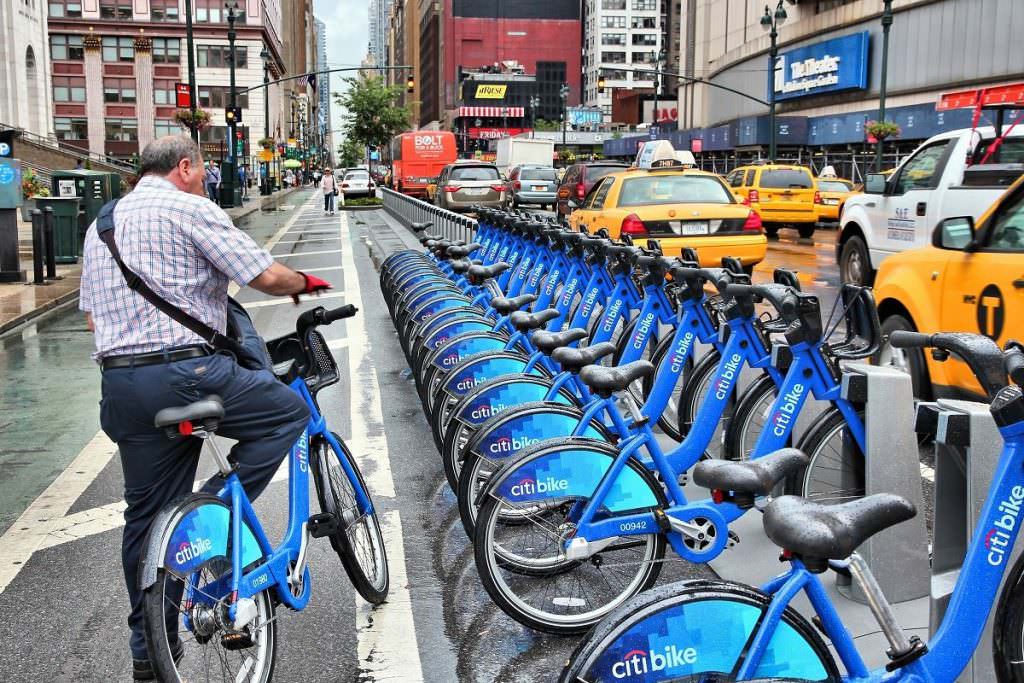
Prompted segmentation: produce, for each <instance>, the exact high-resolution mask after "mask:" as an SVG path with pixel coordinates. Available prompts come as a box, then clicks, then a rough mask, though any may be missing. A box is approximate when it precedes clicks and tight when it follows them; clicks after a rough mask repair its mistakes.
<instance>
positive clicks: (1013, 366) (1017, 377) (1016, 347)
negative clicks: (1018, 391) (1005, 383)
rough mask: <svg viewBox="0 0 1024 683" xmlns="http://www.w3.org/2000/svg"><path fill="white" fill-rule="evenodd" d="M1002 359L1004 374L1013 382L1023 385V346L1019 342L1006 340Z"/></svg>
mask: <svg viewBox="0 0 1024 683" xmlns="http://www.w3.org/2000/svg"><path fill="white" fill-rule="evenodd" d="M1004 360H1005V365H1006V374H1008V375H1009V376H1010V379H1012V380H1013V383H1014V384H1016V385H1018V386H1024V347H1021V345H1020V343H1019V342H1015V341H1011V342H1008V343H1007V345H1006V352H1005V354H1004Z"/></svg>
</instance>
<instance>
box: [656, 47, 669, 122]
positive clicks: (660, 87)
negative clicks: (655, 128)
mask: <svg viewBox="0 0 1024 683" xmlns="http://www.w3.org/2000/svg"><path fill="white" fill-rule="evenodd" d="M667 61H668V50H666V49H665V48H661V50H659V51H658V80H656V81H655V82H654V116H653V117H652V118H653V119H654V122H653V123H654V124H655V125H657V124H658V107H659V106H660V105H661V96H662V95H664V94H665V72H664V69H665V66H666V64H665V63H666V62H667Z"/></svg>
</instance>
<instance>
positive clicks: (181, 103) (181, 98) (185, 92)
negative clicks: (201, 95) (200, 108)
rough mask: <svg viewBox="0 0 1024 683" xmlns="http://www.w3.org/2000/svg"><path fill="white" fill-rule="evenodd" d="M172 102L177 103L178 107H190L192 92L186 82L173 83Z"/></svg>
mask: <svg viewBox="0 0 1024 683" xmlns="http://www.w3.org/2000/svg"><path fill="white" fill-rule="evenodd" d="M174 103H175V104H176V105H178V107H179V108H180V109H189V108H191V107H192V93H191V91H190V90H189V88H188V83H175V84H174Z"/></svg>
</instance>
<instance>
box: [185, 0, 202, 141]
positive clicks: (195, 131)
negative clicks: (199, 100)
mask: <svg viewBox="0 0 1024 683" xmlns="http://www.w3.org/2000/svg"><path fill="white" fill-rule="evenodd" d="M185 49H186V50H188V101H189V105H188V108H189V112H191V114H192V121H193V122H194V121H195V119H196V50H195V45H194V43H193V41H192V0H185ZM191 130H192V139H193V140H195V141H196V142H199V127H198V126H195V125H194V124H193V126H192V127H191Z"/></svg>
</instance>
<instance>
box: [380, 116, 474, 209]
mask: <svg viewBox="0 0 1024 683" xmlns="http://www.w3.org/2000/svg"><path fill="white" fill-rule="evenodd" d="M390 151H391V185H392V187H393V188H394V189H395V190H397V191H398V192H401V193H403V194H407V195H410V196H412V197H424V198H425V197H426V196H427V185H429V184H430V183H431V182H432V181H433V180H434V178H436V177H437V176H438V175H440V173H441V170H442V169H443V168H444V167H445V166H447V165H448V164H450V163H452V162H453V161H455V159H456V158H457V157H458V153H457V152H456V149H455V134H454V133H452V132H450V131H446V130H420V131H409V132H405V133H402V134H401V135H396V136H395V137H394V139H393V140H392V141H391V149H390Z"/></svg>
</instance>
